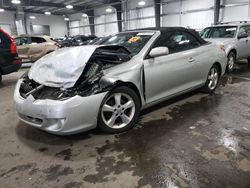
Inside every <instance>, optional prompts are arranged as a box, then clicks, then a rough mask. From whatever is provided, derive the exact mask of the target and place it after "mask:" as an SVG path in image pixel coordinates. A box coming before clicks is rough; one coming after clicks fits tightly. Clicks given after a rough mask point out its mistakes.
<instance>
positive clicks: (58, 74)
mask: <svg viewBox="0 0 250 188" xmlns="http://www.w3.org/2000/svg"><path fill="white" fill-rule="evenodd" d="M98 47H100V46H92V45H91V46H79V47H71V48H63V49H59V50H56V51H55V52H52V53H51V54H48V55H46V56H44V57H42V58H41V59H39V60H38V61H36V62H35V63H34V65H33V66H32V67H31V69H30V71H29V74H28V76H29V79H33V80H34V81H35V82H37V83H39V84H42V85H45V86H48V87H63V88H71V87H73V86H74V85H75V83H76V81H77V80H78V79H79V77H80V76H81V74H82V72H83V70H84V68H85V65H86V63H87V62H88V60H89V59H90V57H91V56H92V54H93V53H94V51H95V50H96V49H97V48H98Z"/></svg>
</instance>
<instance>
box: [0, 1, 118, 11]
mask: <svg viewBox="0 0 250 188" xmlns="http://www.w3.org/2000/svg"><path fill="white" fill-rule="evenodd" d="M94 1H96V2H99V3H102V4H101V5H97V6H89V5H86V6H82V5H81V6H78V5H77V6H74V8H73V9H72V10H74V11H76V12H86V11H89V10H93V9H96V8H100V7H103V6H107V5H110V6H112V5H116V4H120V3H121V0H94ZM88 3H91V2H88ZM1 6H2V7H6V6H9V7H18V6H23V7H25V6H34V7H55V8H65V6H66V4H64V3H53V2H44V1H38V0H21V4H20V5H14V4H12V3H11V0H2V4H0V7H1Z"/></svg>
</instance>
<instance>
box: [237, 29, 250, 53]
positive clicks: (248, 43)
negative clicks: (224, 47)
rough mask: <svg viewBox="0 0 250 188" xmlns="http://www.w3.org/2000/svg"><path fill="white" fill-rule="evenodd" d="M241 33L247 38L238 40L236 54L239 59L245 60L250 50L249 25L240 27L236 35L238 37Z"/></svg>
mask: <svg viewBox="0 0 250 188" xmlns="http://www.w3.org/2000/svg"><path fill="white" fill-rule="evenodd" d="M242 32H245V33H246V34H248V37H247V38H241V39H238V42H237V43H238V44H237V47H238V51H237V54H238V57H239V58H247V57H250V50H249V49H250V25H245V26H241V27H240V29H239V34H238V35H240V33H242Z"/></svg>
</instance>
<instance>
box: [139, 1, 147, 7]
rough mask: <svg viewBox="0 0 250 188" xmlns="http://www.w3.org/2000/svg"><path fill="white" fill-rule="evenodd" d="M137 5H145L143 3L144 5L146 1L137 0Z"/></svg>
mask: <svg viewBox="0 0 250 188" xmlns="http://www.w3.org/2000/svg"><path fill="white" fill-rule="evenodd" d="M138 5H139V6H145V5H146V2H145V1H139V2H138Z"/></svg>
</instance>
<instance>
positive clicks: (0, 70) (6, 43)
mask: <svg viewBox="0 0 250 188" xmlns="http://www.w3.org/2000/svg"><path fill="white" fill-rule="evenodd" d="M20 67H21V61H20V59H19V58H18V54H17V49H16V44H15V41H14V39H13V38H12V37H10V35H9V34H8V33H6V32H5V31H3V30H2V29H0V82H1V81H2V75H6V74H10V73H12V72H16V71H18V70H19V68H20Z"/></svg>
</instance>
